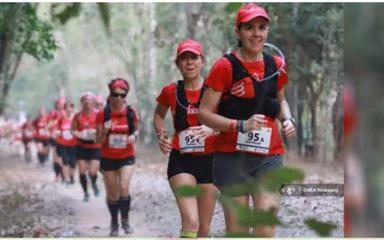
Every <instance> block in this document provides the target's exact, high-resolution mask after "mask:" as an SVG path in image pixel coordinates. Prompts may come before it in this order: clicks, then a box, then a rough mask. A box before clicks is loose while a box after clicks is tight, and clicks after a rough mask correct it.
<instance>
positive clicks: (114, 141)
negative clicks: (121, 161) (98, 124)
mask: <svg viewBox="0 0 384 240" xmlns="http://www.w3.org/2000/svg"><path fill="white" fill-rule="evenodd" d="M108 143H109V147H110V148H118V149H121V148H126V147H127V145H128V135H127V134H116V133H112V134H110V135H109V137H108Z"/></svg>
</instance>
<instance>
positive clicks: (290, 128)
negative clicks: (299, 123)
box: [283, 119, 296, 138]
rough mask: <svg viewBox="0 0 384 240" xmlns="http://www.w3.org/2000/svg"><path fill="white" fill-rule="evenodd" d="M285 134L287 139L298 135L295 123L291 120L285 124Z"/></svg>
mask: <svg viewBox="0 0 384 240" xmlns="http://www.w3.org/2000/svg"><path fill="white" fill-rule="evenodd" d="M283 133H284V135H285V136H286V137H287V138H292V137H294V136H295V135H296V129H295V125H294V124H293V122H292V121H291V120H289V119H287V120H285V121H284V122H283Z"/></svg>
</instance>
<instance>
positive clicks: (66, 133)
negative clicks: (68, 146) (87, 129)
mask: <svg viewBox="0 0 384 240" xmlns="http://www.w3.org/2000/svg"><path fill="white" fill-rule="evenodd" d="M62 134H63V138H64V139H65V140H72V139H73V136H72V133H71V130H63V132H62Z"/></svg>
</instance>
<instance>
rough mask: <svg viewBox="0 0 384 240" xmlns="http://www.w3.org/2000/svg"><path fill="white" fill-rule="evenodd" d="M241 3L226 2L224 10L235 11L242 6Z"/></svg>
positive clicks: (227, 11)
mask: <svg viewBox="0 0 384 240" xmlns="http://www.w3.org/2000/svg"><path fill="white" fill-rule="evenodd" d="M242 5H243V4H242V3H240V2H232V3H227V5H226V6H225V12H226V13H228V14H229V13H234V12H237V10H239V8H240V7H241V6H242Z"/></svg>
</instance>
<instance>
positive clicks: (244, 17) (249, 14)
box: [236, 3, 270, 27]
mask: <svg viewBox="0 0 384 240" xmlns="http://www.w3.org/2000/svg"><path fill="white" fill-rule="evenodd" d="M256 17H263V18H265V19H267V20H268V21H269V20H270V18H269V16H268V14H267V12H266V11H265V9H264V8H262V7H260V6H259V5H256V4H254V3H248V4H245V5H244V6H242V7H241V8H240V9H239V11H238V12H237V15H236V27H239V25H240V24H241V23H246V22H249V21H251V20H252V19H254V18H256Z"/></svg>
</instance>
